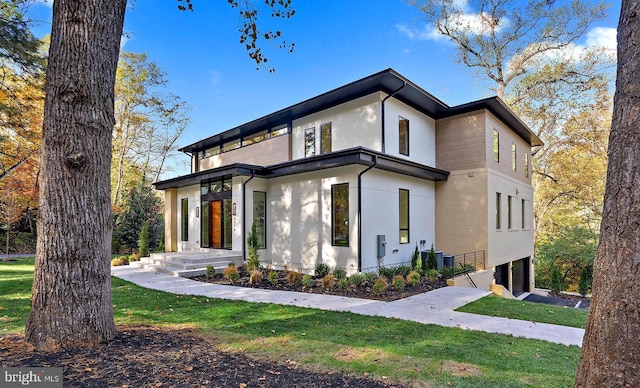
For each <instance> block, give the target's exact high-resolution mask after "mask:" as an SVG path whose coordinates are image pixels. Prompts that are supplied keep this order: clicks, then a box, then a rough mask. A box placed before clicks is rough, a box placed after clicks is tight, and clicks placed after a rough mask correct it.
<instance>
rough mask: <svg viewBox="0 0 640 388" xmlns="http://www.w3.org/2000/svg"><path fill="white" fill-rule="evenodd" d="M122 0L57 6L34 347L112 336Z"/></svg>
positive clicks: (74, 0)
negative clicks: (113, 173) (114, 147)
mask: <svg viewBox="0 0 640 388" xmlns="http://www.w3.org/2000/svg"><path fill="white" fill-rule="evenodd" d="M125 9H126V0H56V1H55V2H54V4H53V25H52V33H51V47H50V51H49V65H48V69H47V80H46V89H45V90H46V100H45V113H44V125H43V131H42V136H43V140H42V162H41V167H40V168H41V173H40V211H39V220H38V229H39V230H38V242H37V252H36V269H35V274H34V282H33V297H32V302H31V313H30V315H29V319H28V321H27V327H26V339H27V341H28V342H30V343H31V344H33V345H34V346H35V347H36V348H37V349H41V350H54V349H60V348H71V347H76V346H80V345H86V344H95V343H98V342H101V341H105V340H109V339H111V338H113V336H114V335H115V324H114V321H113V311H112V305H111V281H110V268H109V261H110V253H111V252H110V251H111V249H110V247H111V234H112V217H111V205H110V202H111V201H110V178H109V177H110V168H111V131H112V129H113V125H114V114H113V88H114V82H115V72H116V65H117V61H118V54H119V50H120V38H121V34H122V25H123V22H124V13H125Z"/></svg>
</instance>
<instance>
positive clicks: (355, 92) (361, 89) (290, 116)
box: [180, 69, 449, 152]
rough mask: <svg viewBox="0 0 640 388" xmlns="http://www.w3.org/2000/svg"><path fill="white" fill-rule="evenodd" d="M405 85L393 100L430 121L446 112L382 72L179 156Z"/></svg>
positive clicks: (418, 89) (201, 142)
mask: <svg viewBox="0 0 640 388" xmlns="http://www.w3.org/2000/svg"><path fill="white" fill-rule="evenodd" d="M404 83H406V87H404V88H402V90H401V91H400V92H398V93H397V94H396V95H395V96H394V97H395V98H397V99H398V100H400V101H402V102H404V103H405V104H407V105H409V106H411V107H413V108H414V109H417V110H418V111H420V112H423V113H424V114H427V115H429V116H431V117H436V116H439V115H443V114H444V113H445V112H446V111H447V109H448V108H449V107H448V106H447V105H446V104H445V103H444V102H442V101H440V100H439V99H437V98H435V97H434V96H432V95H431V94H429V93H428V92H426V91H425V90H424V89H422V88H421V87H419V86H418V85H416V84H414V83H413V82H411V81H409V80H408V79H407V78H405V77H403V76H402V75H400V74H399V73H397V72H396V71H395V70H393V69H386V70H383V71H381V72H378V73H376V74H373V75H370V76H368V77H365V78H362V79H359V80H357V81H354V82H351V83H349V84H347V85H344V86H341V87H339V88H337V89H333V90H331V91H328V92H326V93H323V94H320V95H318V96H316V97H312V98H310V99H308V100H305V101H302V102H299V103H297V104H295V105H291V106H289V107H287V108H284V109H281V110H279V111H277V112H274V113H271V114H269V115H266V116H263V117H260V118H258V119H256V120H253V121H250V122H248V123H246V124H242V125H240V126H237V127H235V128H232V129H230V130H228V131H224V132H222V133H219V134H217V135H214V136H211V137H208V138H206V139H202V140H199V141H197V142H195V143H193V144H190V145H188V146H186V147H183V148H181V149H180V151H183V152H197V151H202V150H205V149H207V148H210V147H212V146H213V145H215V144H220V143H222V142H225V141H227V140H231V139H236V138H238V137H240V136H249V135H252V134H255V133H258V132H260V131H263V130H265V129H270V128H274V127H277V126H280V125H283V124H288V123H290V122H292V121H293V120H296V119H298V118H300V117H304V116H308V115H310V114H313V113H316V112H320V111H322V110H325V109H328V108H331V107H334V106H337V105H340V104H343V103H345V102H348V101H351V100H355V99H356V98H360V97H364V96H367V95H369V94H372V93H375V92H384V93H386V94H391V93H393V92H394V91H396V90H397V89H398V88H399V87H400V86H402V85H403V84H404Z"/></svg>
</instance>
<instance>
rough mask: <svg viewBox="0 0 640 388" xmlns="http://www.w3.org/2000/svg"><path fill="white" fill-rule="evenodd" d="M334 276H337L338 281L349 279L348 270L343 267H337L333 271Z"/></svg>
mask: <svg viewBox="0 0 640 388" xmlns="http://www.w3.org/2000/svg"><path fill="white" fill-rule="evenodd" d="M333 276H335V277H336V279H338V280H340V279H345V278H346V277H347V270H346V269H344V268H342V267H336V268H335V269H334V270H333Z"/></svg>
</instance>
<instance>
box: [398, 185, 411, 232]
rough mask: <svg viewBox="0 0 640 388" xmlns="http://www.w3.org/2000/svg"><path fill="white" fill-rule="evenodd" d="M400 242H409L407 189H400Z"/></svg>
mask: <svg viewBox="0 0 640 388" xmlns="http://www.w3.org/2000/svg"><path fill="white" fill-rule="evenodd" d="M398 213H399V215H400V244H408V243H409V190H404V189H400V207H399V209H398Z"/></svg>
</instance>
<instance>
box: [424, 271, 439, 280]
mask: <svg viewBox="0 0 640 388" xmlns="http://www.w3.org/2000/svg"><path fill="white" fill-rule="evenodd" d="M438 275H439V273H438V270H437V269H430V270H428V271H427V273H426V274H425V277H426V278H427V280H428V281H430V282H435V281H437V280H438Z"/></svg>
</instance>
